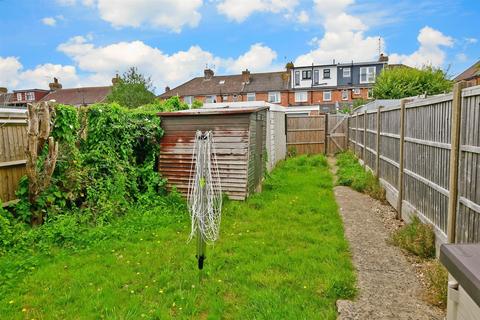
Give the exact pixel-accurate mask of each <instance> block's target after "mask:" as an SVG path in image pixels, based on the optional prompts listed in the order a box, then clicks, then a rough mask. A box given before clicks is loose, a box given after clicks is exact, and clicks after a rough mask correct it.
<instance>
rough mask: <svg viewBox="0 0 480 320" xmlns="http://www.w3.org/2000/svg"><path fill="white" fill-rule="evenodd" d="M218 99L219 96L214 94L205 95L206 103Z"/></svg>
mask: <svg viewBox="0 0 480 320" xmlns="http://www.w3.org/2000/svg"><path fill="white" fill-rule="evenodd" d="M216 100H217V96H214V95H209V96H205V103H215V101H216Z"/></svg>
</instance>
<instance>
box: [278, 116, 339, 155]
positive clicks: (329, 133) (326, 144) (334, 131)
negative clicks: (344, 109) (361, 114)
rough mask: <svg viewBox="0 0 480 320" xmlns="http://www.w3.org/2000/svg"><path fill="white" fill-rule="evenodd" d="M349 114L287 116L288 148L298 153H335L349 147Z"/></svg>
mask: <svg viewBox="0 0 480 320" xmlns="http://www.w3.org/2000/svg"><path fill="white" fill-rule="evenodd" d="M347 122H348V116H346V115H343V114H338V115H336V114H331V115H330V114H328V115H325V114H322V115H313V116H291V115H290V116H287V149H288V150H289V151H292V150H295V152H296V153H297V154H318V153H328V154H335V153H337V152H341V151H344V150H345V149H346V148H347Z"/></svg>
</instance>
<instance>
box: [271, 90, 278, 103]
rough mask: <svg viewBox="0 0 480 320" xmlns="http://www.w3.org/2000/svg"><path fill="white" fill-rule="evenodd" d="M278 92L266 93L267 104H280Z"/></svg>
mask: <svg viewBox="0 0 480 320" xmlns="http://www.w3.org/2000/svg"><path fill="white" fill-rule="evenodd" d="M280 99H281V98H280V92H278V91H276V92H269V93H268V102H272V103H280Z"/></svg>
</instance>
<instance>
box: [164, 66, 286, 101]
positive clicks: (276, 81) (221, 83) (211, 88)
mask: <svg viewBox="0 0 480 320" xmlns="http://www.w3.org/2000/svg"><path fill="white" fill-rule="evenodd" d="M289 82H290V81H289V73H287V72H283V71H280V72H266V73H250V82H249V83H243V77H242V75H241V74H237V75H229V76H213V77H212V78H211V79H205V78H204V77H197V78H193V79H192V80H189V81H187V82H185V83H184V84H181V85H180V86H178V87H176V88H173V89H171V90H169V91H167V92H165V93H163V94H161V95H160V96H159V97H160V98H169V97H172V96H176V95H178V96H197V95H209V94H238V93H247V92H263V91H265V92H266V91H283V90H288V89H289Z"/></svg>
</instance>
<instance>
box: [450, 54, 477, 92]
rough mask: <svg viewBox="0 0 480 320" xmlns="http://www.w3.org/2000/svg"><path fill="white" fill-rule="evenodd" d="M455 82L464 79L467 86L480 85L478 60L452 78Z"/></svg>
mask: <svg viewBox="0 0 480 320" xmlns="http://www.w3.org/2000/svg"><path fill="white" fill-rule="evenodd" d="M453 80H454V81H455V82H458V81H466V82H467V86H469V87H470V86H477V85H480V60H479V61H477V62H475V63H474V64H473V65H472V66H471V67H470V68H468V69H467V70H465V71H463V72H462V73H460V74H459V75H458V76H456V77H455V79H453Z"/></svg>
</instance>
